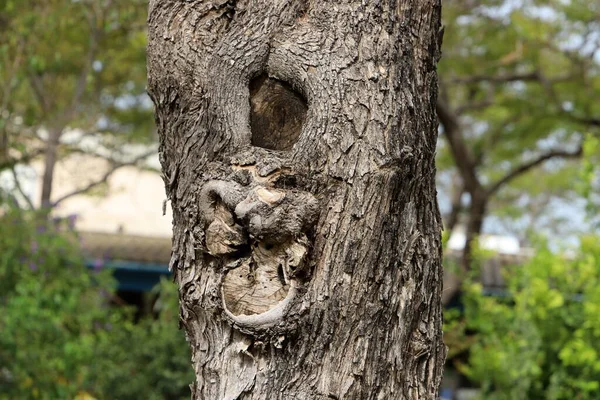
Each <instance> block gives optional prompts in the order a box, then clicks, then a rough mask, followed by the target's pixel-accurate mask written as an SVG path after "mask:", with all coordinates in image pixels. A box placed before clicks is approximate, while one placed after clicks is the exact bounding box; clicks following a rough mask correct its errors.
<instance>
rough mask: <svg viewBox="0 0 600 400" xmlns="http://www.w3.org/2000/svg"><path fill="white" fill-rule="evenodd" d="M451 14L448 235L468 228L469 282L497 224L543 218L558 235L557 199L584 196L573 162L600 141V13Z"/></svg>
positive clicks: (445, 89)
mask: <svg viewBox="0 0 600 400" xmlns="http://www.w3.org/2000/svg"><path fill="white" fill-rule="evenodd" d="M445 10H446V12H445V23H446V33H447V34H446V35H445V40H444V48H443V50H444V58H443V61H442V62H441V63H440V96H439V98H438V103H437V110H438V116H439V119H440V124H441V127H442V131H443V138H444V141H443V142H441V143H440V157H439V164H438V165H440V168H441V169H442V170H443V171H444V173H443V174H441V175H442V177H445V181H446V183H445V184H444V183H443V182H441V183H442V184H441V185H440V189H441V191H442V192H444V193H445V194H446V196H447V198H449V199H450V202H451V207H450V210H449V212H448V213H447V218H446V221H445V225H446V229H447V230H449V231H451V230H452V228H453V227H454V225H455V224H456V223H457V222H458V221H459V220H461V219H462V222H464V224H465V226H466V237H467V242H466V245H465V250H464V256H463V262H462V269H463V272H464V271H466V270H468V269H469V268H470V262H471V249H472V243H473V240H474V239H475V238H476V237H477V236H478V235H479V234H480V233H481V232H482V227H483V222H484V220H485V218H486V217H487V216H489V215H495V216H497V217H499V218H498V219H504V220H513V221H514V220H515V219H518V218H522V217H523V215H524V214H529V221H530V222H529V223H528V225H533V223H535V222H537V221H536V218H535V215H534V214H536V211H535V209H539V210H540V211H539V212H537V214H539V215H540V216H544V217H545V218H543V219H545V220H550V221H551V222H550V223H549V224H548V225H550V227H551V228H552V229H554V230H556V229H559V227H565V226H567V224H565V223H556V221H555V220H552V219H548V218H547V217H548V213H545V212H544V210H543V209H544V208H545V207H546V205H547V204H548V203H549V202H550V200H551V199H553V198H557V197H559V198H564V199H569V200H572V199H573V198H575V197H576V196H578V194H577V193H576V191H575V190H574V189H575V188H574V185H573V179H572V177H573V176H574V175H575V174H576V173H577V172H576V168H577V167H578V164H576V163H574V162H573V160H577V161H578V160H579V159H580V158H581V156H582V153H583V151H582V148H583V142H584V141H585V140H586V138H587V137H588V136H591V135H598V134H599V133H600V109H599V108H598V105H597V102H596V101H595V100H594V99H595V98H597V97H598V91H599V88H600V64H599V63H598V58H597V56H596V54H598V49H599V46H600V43H598V41H597V40H596V38H595V36H594V33H593V32H595V31H597V29H598V27H599V25H598V23H599V22H598V21H600V19H599V17H600V10H599V9H598V5H597V2H594V1H589V0H578V1H569V2H562V1H548V2H544V5H540V4H539V2H536V1H530V0H523V1H517V2H509V1H504V0H500V1H498V0H489V1H485V2H472V1H458V0H457V1H449V2H448V4H447V7H446V9H445ZM534 172H535V173H534ZM540 176H543V179H540ZM517 203H518V204H520V205H521V206H520V207H519V206H516V204H517ZM523 210H526V211H525V212H524V211H523ZM538 219H539V220H542V218H538ZM540 225H541V224H539V223H538V224H537V225H536V228H538V229H540V228H541V226H540ZM533 230H535V229H533ZM562 234H564V232H562ZM457 287H458V284H456V285H455V287H454V288H447V289H456V288H457ZM452 292H453V291H452V290H445V291H444V294H445V295H446V297H447V298H449V297H450V295H451V294H452Z"/></svg>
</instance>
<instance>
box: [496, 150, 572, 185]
mask: <svg viewBox="0 0 600 400" xmlns="http://www.w3.org/2000/svg"><path fill="white" fill-rule="evenodd" d="M582 153H583V149H582V148H581V147H579V148H578V149H577V150H576V151H573V152H569V151H565V150H552V151H549V152H548V153H546V154H542V155H541V156H539V157H538V158H536V159H533V160H531V161H529V162H527V163H524V164H522V165H520V166H518V167H517V168H515V169H513V170H512V171H510V172H509V173H507V174H506V175H504V177H502V178H501V179H500V180H498V181H497V182H496V183H494V184H493V185H491V186H490V188H489V189H488V190H487V193H488V196H491V195H492V194H494V193H495V192H497V191H498V190H499V189H500V188H501V187H502V186H503V185H505V184H507V183H508V182H510V181H511V180H513V179H515V178H516V177H518V176H519V175H521V174H524V173H525V172H527V171H529V170H530V169H532V168H535V167H537V166H538V165H540V164H542V163H543V162H545V161H547V160H550V159H551V158H558V157H562V158H578V157H581V155H582Z"/></svg>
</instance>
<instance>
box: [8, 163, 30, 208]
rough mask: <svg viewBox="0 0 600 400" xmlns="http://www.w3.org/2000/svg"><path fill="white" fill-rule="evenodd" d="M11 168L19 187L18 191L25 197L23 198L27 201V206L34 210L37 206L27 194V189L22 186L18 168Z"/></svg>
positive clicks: (16, 186) (16, 185) (17, 187)
mask: <svg viewBox="0 0 600 400" xmlns="http://www.w3.org/2000/svg"><path fill="white" fill-rule="evenodd" d="M10 170H11V172H12V176H13V179H14V180H15V188H16V189H17V192H19V194H20V195H21V197H23V199H24V200H25V202H26V203H27V206H28V207H29V209H30V210H34V209H35V206H34V205H33V202H32V201H31V199H30V198H29V196H27V194H26V193H25V191H24V190H23V188H22V187H21V182H19V177H18V176H17V171H16V169H15V168H14V166H13V167H12V168H11V169H10Z"/></svg>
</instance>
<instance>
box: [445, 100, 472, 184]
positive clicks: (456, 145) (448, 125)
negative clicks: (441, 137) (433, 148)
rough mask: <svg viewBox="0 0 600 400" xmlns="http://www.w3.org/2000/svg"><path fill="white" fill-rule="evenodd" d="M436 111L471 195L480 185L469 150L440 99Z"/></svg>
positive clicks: (456, 124) (455, 123)
mask: <svg viewBox="0 0 600 400" xmlns="http://www.w3.org/2000/svg"><path fill="white" fill-rule="evenodd" d="M436 109H437V114H438V119H439V121H440V123H441V124H442V126H443V128H444V134H445V135H446V139H447V140H448V145H449V146H450V151H451V152H452V156H453V157H454V161H455V162H456V166H457V167H458V171H459V173H460V175H461V177H462V179H463V182H464V184H465V189H466V190H467V191H468V192H469V193H471V194H473V192H475V191H478V190H480V189H481V184H480V182H479V179H478V178H477V174H476V172H475V160H474V158H473V154H471V152H470V151H469V148H468V147H467V145H466V143H465V140H464V138H463V137H462V135H461V132H460V124H459V122H458V118H457V117H456V115H454V114H453V113H452V111H450V109H449V107H448V106H447V105H446V104H445V103H444V102H443V101H441V100H440V99H438V102H437V106H436Z"/></svg>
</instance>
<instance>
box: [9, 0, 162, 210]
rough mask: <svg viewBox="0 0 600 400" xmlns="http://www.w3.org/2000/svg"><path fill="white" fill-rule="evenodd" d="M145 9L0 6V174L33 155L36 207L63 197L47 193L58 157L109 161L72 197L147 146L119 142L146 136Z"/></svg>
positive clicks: (137, 4)
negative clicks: (129, 148)
mask: <svg viewBox="0 0 600 400" xmlns="http://www.w3.org/2000/svg"><path fill="white" fill-rule="evenodd" d="M146 7H147V2H146V1H142V0H135V1H129V0H128V1H124V0H103V1H78V2H64V1H60V0H48V1H33V0H31V1H29V0H24V1H21V0H19V1H16V0H8V1H4V2H2V4H1V5H0V22H1V23H0V35H1V37H2V40H1V41H0V43H1V44H0V115H1V116H2V118H0V171H2V170H6V169H13V171H14V167H15V166H16V165H17V164H19V163H20V164H27V163H29V162H31V161H32V160H33V159H37V158H40V157H41V158H42V159H43V160H44V169H43V184H42V190H41V198H40V204H41V205H42V207H52V206H54V205H56V203H57V202H58V201H61V200H63V199H64V198H66V197H69V196H68V195H67V196H65V197H64V198H61V199H52V194H51V192H52V184H53V179H54V170H55V166H56V163H57V161H58V160H60V159H61V158H62V157H64V156H66V155H68V154H71V153H73V152H84V153H88V154H90V155H91V156H95V157H102V158H106V159H107V160H108V161H109V163H108V164H109V165H108V169H107V171H106V173H104V174H100V178H99V179H97V178H96V177H94V178H91V179H90V180H89V182H87V183H86V184H85V185H83V186H82V187H81V188H80V189H79V190H76V191H75V193H77V194H78V193H80V192H82V191H85V190H86V189H89V188H92V187H94V186H96V185H98V184H100V183H103V182H105V181H106V179H107V178H108V176H110V174H111V173H112V172H114V170H115V169H116V168H118V167H120V166H122V165H126V164H127V165H129V164H136V163H138V162H140V161H142V160H143V159H144V158H145V157H147V156H148V155H149V154H152V153H153V152H154V151H155V150H153V151H145V152H138V153H137V154H127V152H126V151H125V150H124V149H123V145H124V144H126V143H131V142H139V141H142V142H146V143H148V142H150V141H151V140H152V139H153V135H152V133H153V131H154V130H153V128H152V127H151V121H152V119H151V107H150V102H149V100H148V99H147V97H146V96H145V94H144V89H145V54H144V44H145V23H144V21H145V14H146ZM17 178H18V177H16V176H15V179H17ZM96 179H97V180H96ZM30 203H31V202H30Z"/></svg>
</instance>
